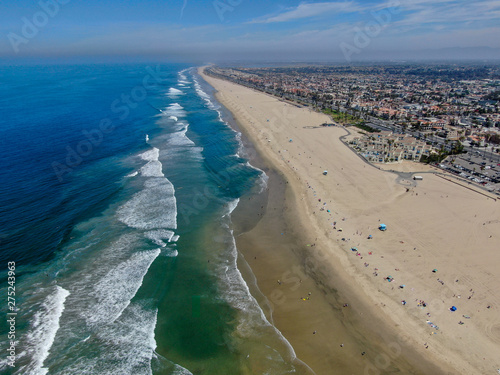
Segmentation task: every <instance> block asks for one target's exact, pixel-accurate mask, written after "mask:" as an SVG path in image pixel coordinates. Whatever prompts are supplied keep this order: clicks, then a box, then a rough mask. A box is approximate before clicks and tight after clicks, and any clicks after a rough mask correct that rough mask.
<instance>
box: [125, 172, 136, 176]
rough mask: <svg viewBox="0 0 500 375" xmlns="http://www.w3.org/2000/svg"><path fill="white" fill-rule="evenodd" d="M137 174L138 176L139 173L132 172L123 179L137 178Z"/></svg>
mask: <svg viewBox="0 0 500 375" xmlns="http://www.w3.org/2000/svg"><path fill="white" fill-rule="evenodd" d="M138 174H139V172H137V171H135V172H132V173H130V174H128V175H126V176H125V177H135V176H137V175H138Z"/></svg>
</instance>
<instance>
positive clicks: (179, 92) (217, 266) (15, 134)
mask: <svg viewBox="0 0 500 375" xmlns="http://www.w3.org/2000/svg"><path fill="white" fill-rule="evenodd" d="M0 132H1V136H0V145H1V146H0V150H1V158H0V170H1V174H0V176H1V177H0V178H1V181H0V210H1V215H0V245H1V250H0V258H1V263H0V264H2V265H3V266H2V269H1V274H2V280H4V281H3V282H2V283H1V285H0V287H1V289H2V295H3V296H7V292H8V291H12V290H13V289H12V288H10V289H9V286H11V287H15V294H14V295H13V297H12V300H11V302H12V301H13V302H14V303H15V307H13V306H14V304H12V303H11V304H10V305H9V304H8V303H7V302H8V301H7V297H5V301H4V303H3V307H2V311H4V312H6V313H9V314H10V315H4V316H7V317H13V316H14V317H15V319H14V321H15V323H14V324H10V323H7V322H5V324H2V325H1V326H0V337H2V340H1V343H2V351H1V352H2V353H3V354H2V357H1V358H0V373H2V374H72V375H76V374H288V373H297V372H298V369H297V366H296V360H295V355H294V353H293V349H292V348H291V347H290V345H289V344H288V342H287V341H286V340H285V339H284V338H283V337H282V335H281V334H280V332H278V331H277V330H276V329H275V328H274V327H273V326H272V325H271V324H270V323H269V322H268V321H267V320H266V317H265V315H264V313H263V312H262V310H261V308H260V307H259V305H258V303H257V302H256V300H255V298H254V297H252V295H251V294H250V292H249V289H248V287H247V285H246V283H245V281H244V280H243V278H242V276H241V274H240V272H239V270H238V268H237V249H236V245H235V239H234V236H233V222H232V218H231V214H232V212H233V210H234V209H235V208H236V207H237V205H238V202H239V200H240V199H248V198H249V197H252V196H256V195H259V194H265V190H266V183H267V176H266V175H265V173H264V172H263V171H261V170H260V169H258V168H255V167H253V166H252V165H251V164H250V163H249V161H248V160H247V158H246V157H245V155H246V153H245V149H244V147H243V143H242V141H241V134H240V133H239V132H238V131H237V130H235V128H234V126H233V124H232V123H231V116H230V114H229V113H227V111H226V110H225V109H224V108H223V107H222V106H221V105H220V104H219V103H217V101H216V100H215V99H214V96H213V90H212V89H211V87H210V86H208V85H207V84H206V83H205V82H204V81H203V80H202V79H201V77H199V76H198V75H197V73H196V69H195V68H194V67H191V66H188V65H183V64H95V65H90V64H87V65H32V66H2V67H0ZM9 262H14V263H9ZM13 264H15V271H13V272H11V274H8V265H11V266H12V265H13ZM8 276H11V277H12V278H14V279H12V278H11V279H8ZM8 280H9V281H10V284H9V283H8ZM9 307H11V309H10V310H8V308H9ZM12 307H13V308H12ZM12 327H13V328H12ZM12 333H13V334H14V336H15V339H14V344H15V345H14V351H13V352H12V350H11V349H12V347H11V344H10V341H9V340H8V339H7V337H8V335H9V334H12ZM9 353H10V354H12V353H13V354H14V357H13V358H8V357H9ZM12 365H14V366H12Z"/></svg>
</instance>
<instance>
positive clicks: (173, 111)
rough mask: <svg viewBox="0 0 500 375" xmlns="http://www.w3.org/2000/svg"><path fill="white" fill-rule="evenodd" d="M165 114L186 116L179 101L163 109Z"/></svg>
mask: <svg viewBox="0 0 500 375" xmlns="http://www.w3.org/2000/svg"><path fill="white" fill-rule="evenodd" d="M162 112H163V113H164V114H166V115H167V116H175V117H177V118H179V117H184V116H186V111H184V107H183V106H181V105H180V104H179V103H172V104H170V105H169V106H168V107H167V108H165V110H164V111H162Z"/></svg>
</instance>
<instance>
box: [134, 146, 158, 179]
mask: <svg viewBox="0 0 500 375" xmlns="http://www.w3.org/2000/svg"><path fill="white" fill-rule="evenodd" d="M139 156H140V158H141V159H142V160H146V161H147V164H145V165H143V166H142V167H141V169H140V170H139V171H140V172H141V175H142V176H144V177H164V174H163V172H162V165H161V163H160V162H159V161H158V158H159V156H160V150H159V149H157V148H156V147H153V148H152V149H151V150H148V151H146V152H144V153H142V154H140V155H139Z"/></svg>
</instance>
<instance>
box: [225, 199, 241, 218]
mask: <svg viewBox="0 0 500 375" xmlns="http://www.w3.org/2000/svg"><path fill="white" fill-rule="evenodd" d="M239 202H240V199H239V198H236V199H234V200H232V201H231V202H229V203H228V204H227V206H226V207H227V213H226V214H225V215H224V216H228V215H229V216H230V215H231V214H232V213H233V211H234V209H235V208H236V207H237V206H238V203H239Z"/></svg>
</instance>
